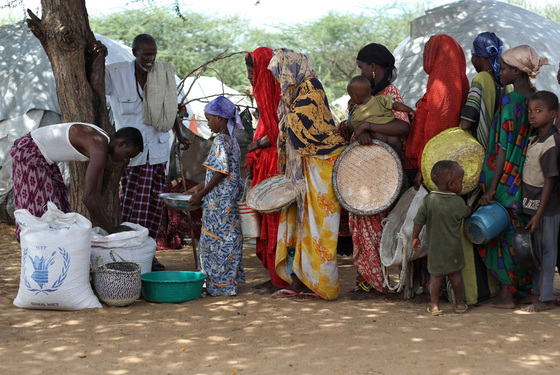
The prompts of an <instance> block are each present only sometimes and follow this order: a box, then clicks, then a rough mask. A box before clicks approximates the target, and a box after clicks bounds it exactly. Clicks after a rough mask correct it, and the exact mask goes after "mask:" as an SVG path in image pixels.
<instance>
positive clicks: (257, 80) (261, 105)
mask: <svg viewBox="0 0 560 375" xmlns="http://www.w3.org/2000/svg"><path fill="white" fill-rule="evenodd" d="M272 52H273V51H272V49H271V48H268V47H259V48H257V49H256V50H254V51H253V52H249V53H248V54H247V55H246V56H245V60H246V61H248V60H251V61H252V67H253V95H254V96H255V101H256V102H257V107H258V109H259V123H258V125H257V129H256V131H255V135H254V137H253V141H257V140H258V139H259V138H261V137H264V136H267V138H268V140H269V141H270V143H271V144H272V145H273V146H274V148H275V146H276V143H277V140H278V122H279V119H278V103H280V85H279V84H278V81H277V80H276V78H274V75H272V72H271V71H270V70H268V64H269V63H270V60H271V59H272ZM254 155H255V152H251V153H249V154H248V155H247V162H248V163H250V164H251V163H252V162H254V160H252V159H253V157H254ZM274 164H276V163H274Z"/></svg>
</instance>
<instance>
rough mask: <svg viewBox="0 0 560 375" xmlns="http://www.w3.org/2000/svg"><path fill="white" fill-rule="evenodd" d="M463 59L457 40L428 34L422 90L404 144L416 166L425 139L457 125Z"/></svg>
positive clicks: (464, 88)
mask: <svg viewBox="0 0 560 375" xmlns="http://www.w3.org/2000/svg"><path fill="white" fill-rule="evenodd" d="M466 70H467V61H466V60H465V54H464V52H463V49H462V48H461V46H460V45H459V43H457V41H456V40H455V39H454V38H453V37H451V36H449V35H446V34H439V35H434V36H432V37H431V38H430V39H429V40H428V42H427V43H426V46H425V47H424V71H425V72H426V73H427V74H428V75H429V77H428V84H427V87H426V93H425V94H424V96H422V98H421V99H420V100H419V101H418V103H417V104H416V116H415V117H414V120H413V121H412V124H411V127H410V132H409V134H408V141H407V145H406V157H407V158H408V159H409V160H410V161H411V162H412V163H413V164H415V165H417V166H418V169H420V167H421V159H422V152H423V151H424V146H425V145H426V143H427V142H428V141H429V140H430V139H431V138H432V137H434V136H436V135H437V134H439V133H440V132H442V131H443V130H445V129H448V128H451V127H454V126H457V124H459V121H460V118H461V109H462V108H463V106H464V105H465V102H466V100H467V94H468V91H469V80H468V79H467V75H466Z"/></svg>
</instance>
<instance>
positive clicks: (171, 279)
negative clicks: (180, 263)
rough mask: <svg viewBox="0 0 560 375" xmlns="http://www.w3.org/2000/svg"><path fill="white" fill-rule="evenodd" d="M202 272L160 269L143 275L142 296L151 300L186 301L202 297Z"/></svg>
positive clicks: (203, 275)
mask: <svg viewBox="0 0 560 375" xmlns="http://www.w3.org/2000/svg"><path fill="white" fill-rule="evenodd" d="M207 277H208V275H206V274H205V273H202V272H192V271H159V272H148V273H145V274H143V275H142V296H143V297H144V299H145V300H147V301H151V302H172V303H177V302H185V301H192V300H195V299H197V298H199V297H200V294H201V293H202V286H203V285H204V280H205V279H206V278H207Z"/></svg>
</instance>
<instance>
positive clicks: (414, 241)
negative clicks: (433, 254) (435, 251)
mask: <svg viewBox="0 0 560 375" xmlns="http://www.w3.org/2000/svg"><path fill="white" fill-rule="evenodd" d="M421 245H422V244H421V243H420V239H419V238H413V239H412V250H414V251H418V250H420V246H421Z"/></svg>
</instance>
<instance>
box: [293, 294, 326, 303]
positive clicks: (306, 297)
mask: <svg viewBox="0 0 560 375" xmlns="http://www.w3.org/2000/svg"><path fill="white" fill-rule="evenodd" d="M299 296H301V297H302V298H298V297H299ZM298 297H295V298H294V301H296V302H307V301H313V300H317V299H322V298H321V297H320V296H318V295H317V294H315V293H313V292H311V293H309V292H301V293H299V294H298Z"/></svg>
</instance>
